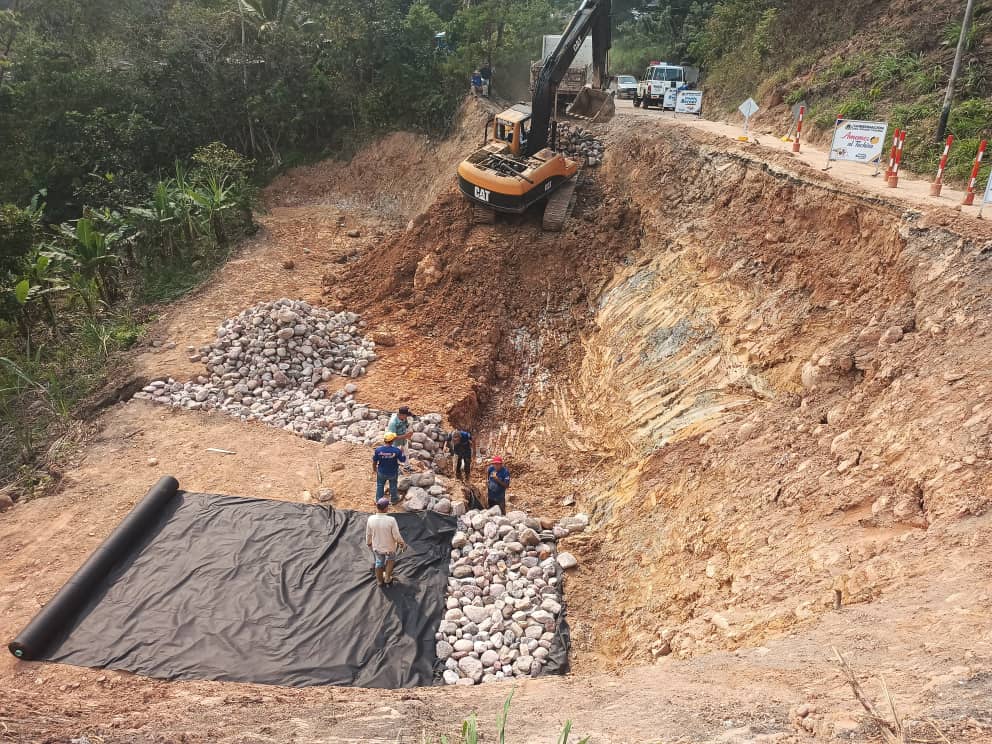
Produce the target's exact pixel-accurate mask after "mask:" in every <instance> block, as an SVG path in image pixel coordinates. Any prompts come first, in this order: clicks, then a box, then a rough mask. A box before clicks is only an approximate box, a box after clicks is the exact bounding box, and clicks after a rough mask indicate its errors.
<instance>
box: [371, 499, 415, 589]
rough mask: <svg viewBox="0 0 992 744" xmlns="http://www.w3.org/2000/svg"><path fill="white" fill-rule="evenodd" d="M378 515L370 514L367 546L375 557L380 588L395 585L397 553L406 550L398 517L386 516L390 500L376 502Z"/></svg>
mask: <svg viewBox="0 0 992 744" xmlns="http://www.w3.org/2000/svg"><path fill="white" fill-rule="evenodd" d="M375 508H376V509H377V510H378V513H377V514H370V515H369V518H368V521H367V522H366V523H365V544H366V545H368V546H369V547H370V548H372V555H373V556H374V557H375V581H376V583H377V584H378V585H379V586H388V585H390V584H392V583H393V566H394V565H396V553H397V552H399V551H401V550H403V549H404V548H406V543H405V542H403V537H402V536H401V535H400V527H399V525H398V524H396V517H393V516H391V515H389V514H386V511H388V510H389V499H386V498H381V499H379V500H377V501H376V502H375Z"/></svg>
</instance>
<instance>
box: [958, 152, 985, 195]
mask: <svg viewBox="0 0 992 744" xmlns="http://www.w3.org/2000/svg"><path fill="white" fill-rule="evenodd" d="M986 144H987V141H986V140H982V141H981V142H980V143H979V145H978V152H977V153H976V154H975V163H974V165H972V166H971V178H969V179H968V190H967V191H966V192H965V195H964V199H963V200H962V201H961V203H962V204H963V205H964V206H966V207H970V206H971V205H972V204H974V203H975V183H976V182H977V181H978V171H979V170H981V167H982V156H983V155H985V145H986Z"/></svg>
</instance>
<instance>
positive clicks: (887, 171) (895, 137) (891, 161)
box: [885, 128, 899, 181]
mask: <svg viewBox="0 0 992 744" xmlns="http://www.w3.org/2000/svg"><path fill="white" fill-rule="evenodd" d="M898 144H899V129H898V128H896V130H895V132H894V133H893V134H892V149H891V150H889V164H888V166H886V168H885V180H886V181H888V180H889V176H891V175H892V166H893V165H895V162H896V145H898Z"/></svg>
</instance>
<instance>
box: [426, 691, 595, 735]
mask: <svg viewBox="0 0 992 744" xmlns="http://www.w3.org/2000/svg"><path fill="white" fill-rule="evenodd" d="M512 700H513V692H510V694H509V695H508V696H507V698H506V700H505V701H503V710H502V711H501V712H500V714H499V716H497V718H496V732H495V735H496V739H495V740H496V741H498V742H499V744H505V743H506V722H507V717H508V716H509V713H510V701H512ZM571 734H572V722H571V721H566V722H565V725H564V726H562V729H561V733H559V734H558V739H557V744H569V737H570V736H571ZM422 741H423V744H428V742H429V741H432V740H430V739H428V738H427V737H426V736H424V737H423V739H422ZM482 741H489V739H488V737H483V735H482V734H481V733H480V732H479V721H478V718H477V716H476V714H475V713H472V714H471V715H470V716H469V717H468V718H466V719H465V720H464V721H462V727H461V731H460V732H459V737H458V738H457V739H449V738H448V737H447V736H440V737H439V738H438V739H437V742H438V743H439V744H449V742H450V743H451V744H454V742H458V743H459V744H479V742H482ZM588 742H589V737H588V736H587V737H585V738H583V739H579V740H578V742H577V744H588Z"/></svg>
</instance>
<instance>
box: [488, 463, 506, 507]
mask: <svg viewBox="0 0 992 744" xmlns="http://www.w3.org/2000/svg"><path fill="white" fill-rule="evenodd" d="M489 462H490V464H489V469H488V471H487V472H486V489H487V498H488V501H489V506H498V507H499V510H500V511H501V512H502V513H503V514H506V489H507V488H509V487H510V470H509V468H507V467H506V463H505V462H503V458H502V457H500V456H499V455H495V456H494V457H493V459H492V460H490V461H489Z"/></svg>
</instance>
